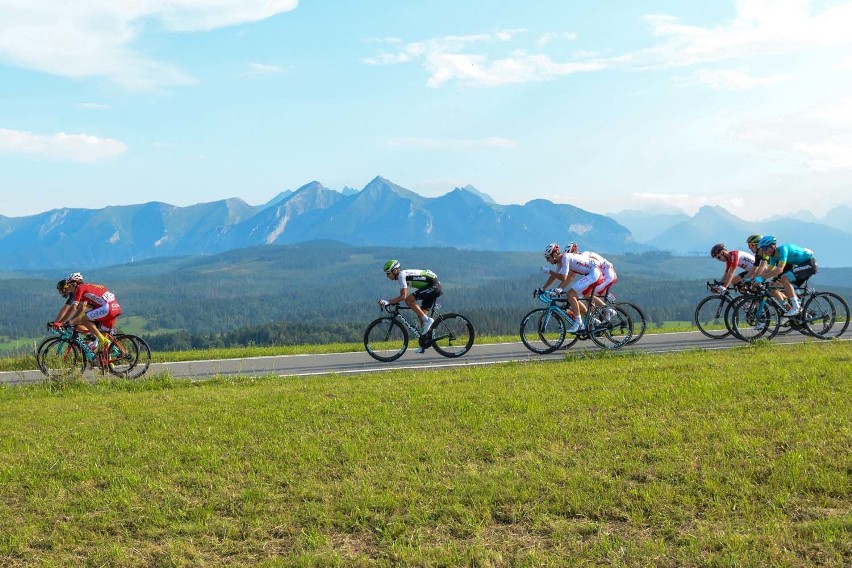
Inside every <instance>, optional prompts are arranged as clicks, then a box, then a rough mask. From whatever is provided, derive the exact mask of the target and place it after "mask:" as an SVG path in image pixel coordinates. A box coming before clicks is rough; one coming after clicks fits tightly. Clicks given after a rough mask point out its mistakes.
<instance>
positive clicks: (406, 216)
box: [0, 177, 647, 270]
mask: <svg viewBox="0 0 852 568" xmlns="http://www.w3.org/2000/svg"><path fill="white" fill-rule="evenodd" d="M315 239H333V240H336V241H340V242H344V243H347V244H352V245H361V246H369V245H390V246H408V247H435V246H438V247H443V246H448V247H454V248H459V249H472V250H495V251H508V250H514V251H523V250H528V251H538V250H541V249H543V248H544V246H545V245H546V244H547V243H548V242H550V241H554V240H556V241H559V242H567V241H571V240H574V241H582V243H583V247H584V248H589V249H595V250H600V251H607V252H616V253H621V252H631V251H640V250H644V249H645V248H647V247H643V246H641V245H639V244H637V243H636V242H635V239H634V238H633V237H632V235H631V234H630V232H629V231H628V230H627V229H626V228H625V227H623V226H622V225H620V224H618V223H617V222H616V221H614V220H612V219H610V218H609V217H606V216H603V215H598V214H595V213H590V212H588V211H584V210H583V209H579V208H577V207H573V206H571V205H560V204H555V203H551V202H550V201H546V200H543V199H536V200H533V201H530V202H529V203H526V204H524V205H499V204H496V203H494V201H493V199H491V198H490V197H489V196H487V195H485V194H483V193H481V192H479V191H478V190H476V189H475V188H472V187H470V186H467V187H463V188H456V189H454V190H452V191H450V192H449V193H447V194H445V195H442V196H440V197H434V198H427V197H423V196H421V195H419V194H417V193H415V192H413V191H410V190H408V189H405V188H403V187H401V186H399V185H396V184H394V183H393V182H391V181H389V180H387V179H385V178H382V177H376V178H375V179H373V180H372V181H371V182H370V183H369V184H367V185H366V186H365V187H364V188H363V189H361V190H360V191H354V190H352V189H351V188H347V190H346V191H344V192H338V191H334V190H331V189H328V188H326V187H325V186H323V185H322V184H321V183H320V182H318V181H313V182H311V183H308V184H306V185H304V186H302V187H300V188H299V189H297V190H295V191H289V190H288V191H284V192H281V193H280V194H278V195H277V196H275V197H274V198H272V199H271V200H269V201H268V202H267V203H266V204H264V205H260V206H252V205H249V204H247V203H245V202H244V201H242V200H240V199H227V200H223V201H215V202H211V203H199V204H197V205H193V206H190V207H176V206H173V205H168V204H166V203H158V202H152V203H145V204H141V205H130V206H114V207H106V208H103V209H57V210H53V211H48V212H46V213H41V214H38V215H33V216H29V217H20V218H9V217H2V216H0V265H2V266H3V267H4V269H5V270H16V269H38V268H55V269H58V270H70V269H75V270H84V269H89V268H93V267H102V266H108V265H111V264H122V263H127V262H132V261H139V260H145V259H150V258H165V257H170V256H193V255H209V254H216V253H220V252H224V251H227V250H234V249H242V248H246V247H252V246H262V245H270V244H290V243H298V242H302V241H308V240H315Z"/></svg>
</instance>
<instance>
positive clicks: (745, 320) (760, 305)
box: [731, 295, 781, 343]
mask: <svg viewBox="0 0 852 568" xmlns="http://www.w3.org/2000/svg"><path fill="white" fill-rule="evenodd" d="M731 320H732V322H733V331H732V333H733V334H734V335H735V336H736V337H737V338H738V339H740V340H741V341H745V342H747V343H753V342H755V341H757V340H758V339H767V340H768V339H772V338H773V337H775V335H776V334H777V333H778V328H779V326H780V325H781V312H780V311H779V310H778V306H776V305H775V304H773V303H771V302H770V301H769V300H768V299H767V298H765V297H764V296H761V295H748V296H742V297H740V298H738V299H737V302H736V306H735V307H734V312H733V315H732V316H731Z"/></svg>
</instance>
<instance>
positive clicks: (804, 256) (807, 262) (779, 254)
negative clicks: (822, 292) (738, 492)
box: [757, 235, 818, 317]
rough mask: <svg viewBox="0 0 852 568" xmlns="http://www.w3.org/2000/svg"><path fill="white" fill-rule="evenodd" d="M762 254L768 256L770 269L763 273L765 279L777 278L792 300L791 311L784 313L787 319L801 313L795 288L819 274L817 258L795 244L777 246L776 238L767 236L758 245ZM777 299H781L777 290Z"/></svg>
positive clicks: (808, 250)
mask: <svg viewBox="0 0 852 568" xmlns="http://www.w3.org/2000/svg"><path fill="white" fill-rule="evenodd" d="M757 246H758V248H759V249H760V252H761V253H762V254H765V255H766V258H767V264H768V265H769V268H768V269H767V270H766V271H765V272H764V273H763V277H764V278H776V279H778V280H780V281H781V283H782V284H783V285H784V293H785V294H786V296H787V298H788V299H789V300H790V309H789V310H787V311H786V312H784V315H785V316H786V317H793V316H795V315H796V314H798V313H799V310H800V309H801V306H800V305H799V297H798V296H797V295H796V291H795V289H794V288H793V286H794V285H795V286H800V287H801V286H804V285H805V282H807V280H808V278H810V277H811V276H813V275H814V274H816V273H817V270H818V267H817V262H816V257H814V253H813V251H812V250H810V249H806V248H804V247H800V246H798V245H794V244H784V245H778V244H776V240H775V237H773V236H771V235H766V236H765V237H763V238H762V239H760V242H759V243H758V245H757ZM776 293H777V296H776V297H777V298H779V299H780V298H781V294H780V292H778V291H777V290H776V292H775V293H774V294H776Z"/></svg>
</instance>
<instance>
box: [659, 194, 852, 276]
mask: <svg viewBox="0 0 852 568" xmlns="http://www.w3.org/2000/svg"><path fill="white" fill-rule="evenodd" d="M753 233H758V234H762V235H768V234H771V235H774V236H775V237H776V238H777V239H778V241H779V242H782V243H786V242H792V243H796V244H799V245H801V246H804V247H808V248H810V249H812V250H813V251H814V253H815V254H816V256H817V260H818V262H819V264H820V265H821V266H831V267H841V266H852V252H850V249H849V243H850V242H852V233H848V232H845V231H841V230H838V229H836V228H833V227H829V226H827V225H825V224H821V223H814V222H808V221H801V220H798V219H792V218H781V219H772V220H766V221H759V222H751V221H745V220H743V219H740V218H739V217H736V216H734V215H732V214H731V213H728V212H727V211H726V210H725V209H722V208H721V207H711V206H705V207H702V208H701V209H699V210H698V212H697V213H696V214H695V215H694V216H692V217H690V218H688V219H686V220H683V221H681V222H679V223H676V224H675V225H672V226H671V227H669V228H668V229H666V230H665V231H663V232H662V233H660V234H659V235H658V236H656V237H654V238H653V239H651V240H649V241H647V244H649V245H651V246H653V247H654V248H657V249H660V250H667V251H670V252H672V253H674V254H680V255H706V254H709V251H710V248H711V247H712V246H713V245H714V244H715V243H717V242H722V243H725V244H726V245H727V246H728V247H729V248H737V249H742V250H746V243H745V240H746V238H747V237H748V236H749V235H750V234H753Z"/></svg>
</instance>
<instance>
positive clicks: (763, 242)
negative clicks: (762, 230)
mask: <svg viewBox="0 0 852 568" xmlns="http://www.w3.org/2000/svg"><path fill="white" fill-rule="evenodd" d="M774 244H775V237H773V236H772V235H766V236H765V237H763V238H762V239H760V242H759V243H757V248H762V249H765V248H769V247H771V246H772V245H774Z"/></svg>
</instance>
